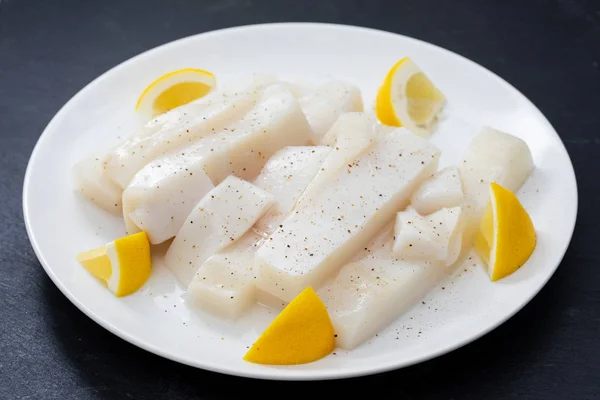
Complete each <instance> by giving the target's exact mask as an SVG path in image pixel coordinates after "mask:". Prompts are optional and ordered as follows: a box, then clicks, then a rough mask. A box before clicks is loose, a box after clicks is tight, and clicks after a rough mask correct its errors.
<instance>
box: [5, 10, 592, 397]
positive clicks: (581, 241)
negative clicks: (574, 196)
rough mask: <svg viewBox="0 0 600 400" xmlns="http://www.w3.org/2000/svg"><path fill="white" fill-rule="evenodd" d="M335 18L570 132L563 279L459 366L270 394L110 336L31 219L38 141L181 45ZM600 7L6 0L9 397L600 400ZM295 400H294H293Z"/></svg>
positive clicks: (289, 387) (461, 353)
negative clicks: (97, 88) (525, 105)
mask: <svg viewBox="0 0 600 400" xmlns="http://www.w3.org/2000/svg"><path fill="white" fill-rule="evenodd" d="M282 21H327V22H336V23H346V24H353V25H362V26H368V27H374V28H380V29H384V30H389V31H394V32H398V33H402V34H406V35H409V36H413V37H417V38H420V39H423V40H426V41H430V42H433V43H435V44H438V45H441V46H443V47H446V48H448V49H450V50H453V51H455V52H457V53H459V54H462V55H464V56H467V57H469V58H471V59H473V60H474V61H476V62H478V63H480V64H482V65H484V66H486V67H488V68H490V69H491V70H493V71H494V72H496V73H498V74H499V75H500V76H502V77H503V78H505V79H507V80H508V81H509V82H511V83H512V84H514V85H515V86H516V87H517V88H518V89H519V90H521V91H522V92H523V93H524V94H525V95H526V96H528V97H529V98H530V99H531V100H532V101H533V102H534V103H535V104H536V105H538V107H539V108H540V109H541V110H542V112H543V113H544V114H546V115H547V117H548V118H549V120H550V122H551V123H552V124H553V125H554V127H555V128H556V129H557V131H558V132H559V134H560V135H561V137H562V139H563V140H564V142H565V144H566V146H567V149H568V151H569V153H570V155H571V158H572V160H573V163H574V165H575V170H576V173H577V177H578V184H579V194H580V204H579V219H578V222H577V227H576V229H575V236H574V238H573V241H572V243H571V246H570V248H569V250H568V252H567V255H566V256H565V259H564V261H563V263H562V265H561V267H560V268H559V269H558V272H557V273H556V275H555V276H554V277H553V278H552V279H551V281H550V282H549V284H548V285H547V286H546V287H545V288H544V289H543V290H542V292H541V293H540V294H539V295H538V296H537V297H536V298H535V299H534V300H533V301H532V302H531V303H530V304H529V305H528V306H527V307H525V308H524V309H523V310H522V311H521V312H520V313H518V314H517V315H516V316H515V317H514V318H512V319H511V320H510V321H509V322H508V323H506V324H504V325H503V326H501V327H500V328H499V329H497V330H496V331H494V332H492V333H491V334H489V335H487V336H485V337H484V338H482V339H480V340H478V341H476V342H475V343H473V344H470V345H468V346H466V347H464V348H462V349H460V350H457V351H455V352H453V353H451V354H449V355H446V356H443V357H441V358H438V359H435V360H432V361H430V362H426V363H424V364H421V365H417V366H414V367H410V368H406V369H404V370H400V371H395V372H390V373H387V374H382V375H378V376H372V377H367V378H360V379H353V380H347V381H339V382H327V383H281V382H261V381H252V380H246V379H238V378H232V377H226V376H221V375H217V374H213V373H209V372H204V371H201V370H196V369H192V368H188V367H184V366H181V365H178V364H175V363H173V362H170V361H166V360H163V359H161V358H159V357H157V356H154V355H152V354H149V353H146V352H144V351H142V350H140V349H138V348H136V347H134V346H132V345H130V344H128V343H126V342H124V341H122V340H121V339H118V338H117V337H115V336H113V335H111V334H110V333H108V332H107V331H105V330H104V329H103V328H101V327H100V326H98V325H96V324H95V323H94V322H92V321H91V320H90V319H88V318H87V317H86V316H84V315H83V314H82V313H81V312H80V311H78V310H77V309H76V308H75V307H74V306H73V305H72V304H71V303H70V302H69V301H68V300H67V299H66V298H65V297H64V296H63V295H62V294H61V293H60V292H59V291H58V289H57V288H56V287H55V286H54V285H53V284H52V282H51V281H50V280H49V278H48V277H47V276H46V274H45V273H44V271H43V269H42V267H41V266H40V264H39V262H38V261H37V259H36V257H35V255H34V253H33V251H32V249H31V247H30V244H29V241H28V239H27V236H26V233H25V228H24V224H23V220H22V211H21V190H22V181H23V174H24V171H25V167H26V164H27V160H28V158H29V155H30V153H31V150H32V149H33V146H34V145H35V142H36V140H37V138H38V136H39V135H40V133H41V132H42V130H43V129H44V127H45V125H46V124H47V123H48V122H49V121H50V119H51V118H52V116H53V115H54V113H55V112H56V111H58V109H59V108H60V107H61V106H62V105H63V104H64V103H65V102H66V101H67V100H68V99H69V98H70V97H71V96H72V95H73V94H75V92H76V91H78V90H79V89H80V88H82V87H83V86H84V85H85V84H87V83H88V82H89V81H90V80H92V79H93V78H95V77H96V76H97V75H99V74H101V73H102V72H104V71H106V70H107V69H109V68H111V67H113V66H114V65H116V64H118V63H119V62H121V61H124V60H126V59H127V58H129V57H131V56H133V55H135V54H138V53H140V52H143V51H145V50H148V49H150V48H152V47H154V46H156V45H159V44H162V43H165V42H169V41H171V40H174V39H177V38H180V37H184V36H188V35H192V34H196V33H200V32H205V31H209V30H213V29H217V28H223V27H229V26H235V25H242V24H249V23H260V22H282ZM599 63H600V1H597V0H596V1H583V0H578V1H577V0H573V1H570V0H561V1H526V0H521V1H518V2H515V1H476V0H473V1H458V0H457V1H448V2H446V1H441V0H440V1H433V0H419V1H402V0H395V1H389V2H384V1H344V0H339V1H325V0H324V1H319V2H317V1H314V2H313V1H310V0H306V1H300V0H295V1H293V0H290V1H287V0H286V1H270V2H266V1H264V2H263V1H250V0H240V1H236V0H221V1H199V0H189V1H166V0H165V1H156V0H137V1H107V0H104V1H94V2H91V1H48V0H46V1H27V0H0V199H1V207H0V218H1V221H2V225H3V226H2V229H1V230H0V399H13V398H15V399H119V398H126V399H219V398H229V397H233V396H232V394H231V393H232V386H233V385H236V386H240V387H241V388H243V389H244V390H245V391H246V393H248V394H254V393H257V394H258V393H261V394H262V395H263V396H264V397H267V398H285V397H287V395H288V394H289V393H293V392H305V393H306V394H310V395H312V396H314V395H318V394H320V390H322V389H324V388H328V389H334V390H337V391H338V393H339V395H340V396H347V395H349V394H351V393H352V392H351V391H352V390H356V388H359V387H365V388H366V389H367V390H369V391H370V394H371V395H372V396H383V394H382V393H381V392H382V391H383V390H384V389H386V390H387V389H389V391H390V392H389V394H387V395H386V396H393V397H394V398H397V399H404V398H407V399H423V398H434V399H444V398H448V399H477V400H479V399H598V398H600V342H599V339H600V289H599V287H600V268H599V263H600V246H598V240H599V234H598V232H599V230H598V229H599V224H600V218H599V216H600V213H599V211H598V207H599V206H598V201H597V198H596V196H597V195H598V194H599V193H600V192H599V190H598V189H599V187H600V183H599V180H598V171H599V170H600V162H599V158H600V66H599ZM292 391H293V392H292Z"/></svg>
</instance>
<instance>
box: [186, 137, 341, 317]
mask: <svg viewBox="0 0 600 400" xmlns="http://www.w3.org/2000/svg"><path fill="white" fill-rule="evenodd" d="M330 151H331V149H330V148H329V147H327V146H289V147H285V148H283V149H281V150H280V151H278V152H277V153H275V154H274V155H273V157H271V158H270V159H269V161H268V162H267V164H266V165H265V166H264V167H263V169H262V171H261V172H260V174H259V175H258V177H257V178H256V179H255V180H254V184H255V185H256V186H258V187H260V188H262V189H264V190H265V191H267V192H269V193H270V194H271V195H273V197H274V198H275V204H274V205H273V207H271V208H270V209H269V211H268V212H267V214H266V215H264V216H263V217H261V218H260V219H259V220H258V222H257V223H256V224H255V225H254V227H253V229H252V231H249V232H247V233H246V234H245V235H244V236H243V237H242V238H241V239H239V240H238V241H236V242H235V243H233V244H232V245H230V246H228V247H226V248H224V249H223V250H221V251H218V252H217V253H215V254H214V255H213V256H211V257H210V258H209V259H208V260H207V261H206V262H205V263H204V264H203V265H202V266H201V267H200V269H199V270H198V273H197V274H196V276H194V279H193V280H192V283H191V284H190V286H189V288H188V296H189V298H190V299H192V300H191V301H192V304H195V305H196V306H198V307H201V308H204V309H205V310H207V311H209V312H212V313H213V314H217V315H222V316H224V317H226V318H229V319H236V318H238V317H239V316H240V315H242V314H243V313H244V311H246V310H247V309H248V308H249V307H250V306H251V305H252V304H253V303H255V302H256V273H255V269H254V268H253V267H254V254H255V252H256V250H257V249H258V247H259V246H260V244H261V243H262V241H264V240H265V239H266V238H267V237H268V236H269V235H270V234H271V233H272V232H273V230H274V229H275V227H276V226H279V224H280V222H281V221H282V220H283V219H284V218H285V216H286V215H287V213H289V212H290V211H291V209H292V208H293V206H294V203H295V202H296V200H297V199H298V197H300V195H301V194H302V192H303V191H304V189H305V188H306V186H307V185H308V182H309V181H310V180H311V179H312V177H313V176H314V175H315V174H316V173H317V171H318V170H319V168H320V166H321V163H322V162H323V160H324V159H325V157H326V156H327V154H328V153H329V152H330Z"/></svg>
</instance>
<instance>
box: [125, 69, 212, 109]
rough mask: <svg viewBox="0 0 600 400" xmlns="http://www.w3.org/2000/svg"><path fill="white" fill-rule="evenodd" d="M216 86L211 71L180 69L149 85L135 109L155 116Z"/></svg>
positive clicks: (204, 94) (198, 96)
mask: <svg viewBox="0 0 600 400" xmlns="http://www.w3.org/2000/svg"><path fill="white" fill-rule="evenodd" d="M216 86H217V80H216V78H215V76H214V75H213V74H212V73H211V72H208V71H205V70H202V69H196V68H184V69H179V70H177V71H172V72H169V73H167V74H164V75H163V76H161V77H160V78H158V79H156V80H155V81H154V82H152V83H151V84H150V85H148V87H147V88H146V89H145V90H144V91H143V92H142V94H141V95H140V97H139V99H138V101H137V104H136V106H135V109H136V111H139V112H143V113H145V114H147V115H149V116H151V117H155V116H157V115H159V114H163V113H165V112H167V111H169V110H172V109H173V108H177V107H179V106H181V105H184V104H186V103H189V102H190V101H193V100H196V99H199V98H201V97H204V96H206V95H207V94H208V93H209V92H210V91H211V90H213V89H214V88H215V87H216Z"/></svg>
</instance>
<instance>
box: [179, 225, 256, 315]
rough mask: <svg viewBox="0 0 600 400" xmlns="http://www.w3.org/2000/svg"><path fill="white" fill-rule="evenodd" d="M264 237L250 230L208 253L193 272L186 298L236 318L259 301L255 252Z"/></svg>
mask: <svg viewBox="0 0 600 400" xmlns="http://www.w3.org/2000/svg"><path fill="white" fill-rule="evenodd" d="M263 240H264V238H262V237H261V236H260V235H258V234H256V233H254V232H252V231H249V232H247V233H246V234H245V235H244V236H243V237H242V238H240V239H239V240H237V241H236V242H234V243H232V244H231V245H229V246H227V247H225V248H224V249H223V250H221V251H218V252H217V253H215V254H213V255H212V256H211V257H209V258H208V259H207V260H206V261H205V262H204V264H202V266H201V267H200V268H199V269H198V272H197V273H196V274H195V275H194V278H193V279H192V282H191V283H190V286H189V287H188V290H187V294H186V296H187V299H188V301H189V302H190V304H192V305H193V306H195V307H199V308H202V309H204V310H206V311H208V312H211V313H213V314H215V315H219V316H223V317H225V318H228V319H237V318H238V317H240V316H241V315H242V314H243V313H244V312H245V311H247V310H248V309H249V308H250V307H251V306H252V305H253V304H254V303H255V302H256V284H255V281H256V274H255V271H254V263H253V260H254V252H255V251H256V248H258V246H260V244H261V242H262V241H263Z"/></svg>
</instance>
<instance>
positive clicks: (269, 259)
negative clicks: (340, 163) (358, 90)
mask: <svg viewBox="0 0 600 400" xmlns="http://www.w3.org/2000/svg"><path fill="white" fill-rule="evenodd" d="M439 154H440V152H439V150H438V149H437V148H436V147H435V146H434V145H433V144H431V143H430V142H428V141H427V140H425V139H423V138H421V137H418V136H417V135H415V134H413V133H411V132H410V131H408V130H407V129H405V128H399V129H396V130H394V131H393V132H391V133H389V134H387V135H385V136H384V137H382V138H380V139H379V140H377V141H376V142H375V143H374V144H372V145H371V146H370V148H368V149H367V150H366V151H365V152H364V154H362V155H361V156H359V157H357V158H356V159H355V160H353V161H352V162H350V163H348V165H346V166H345V167H344V168H340V169H339V170H338V171H337V173H336V174H334V175H333V176H331V179H328V180H325V181H324V182H322V184H321V185H320V187H319V188H318V190H314V191H312V192H311V194H310V196H309V198H307V199H306V205H304V206H303V207H301V208H295V209H294V211H292V213H291V214H290V215H289V216H288V217H287V218H286V219H285V220H284V221H283V222H282V224H281V226H280V227H278V228H277V229H276V230H275V232H274V233H273V234H272V235H271V236H270V237H269V239H268V240H267V241H266V242H265V243H264V244H263V245H262V246H261V247H260V248H259V249H258V251H257V252H256V257H255V261H256V266H257V267H258V279H257V285H258V287H259V288H261V289H262V290H264V291H266V292H267V293H270V294H272V295H274V296H276V297H278V298H280V299H281V300H284V301H290V300H291V299H293V298H294V297H295V296H296V295H297V294H299V293H300V292H301V291H302V290H303V289H304V288H306V287H307V286H309V285H310V286H313V287H314V288H318V287H319V286H321V285H322V284H323V283H324V281H325V280H326V279H327V278H328V277H329V276H330V275H332V274H334V273H335V272H337V270H338V269H339V268H340V267H341V266H342V265H343V264H344V263H345V262H346V261H347V260H349V259H350V258H351V257H352V255H353V254H354V253H355V252H356V251H357V249H360V248H361V247H363V246H364V244H365V243H368V241H369V240H371V238H372V237H373V236H374V235H375V234H376V233H377V232H378V231H379V230H380V229H381V228H382V227H383V226H384V225H385V224H386V223H388V222H390V221H391V220H393V218H394V216H395V215H396V213H397V212H398V211H399V210H401V209H403V208H404V207H406V205H407V203H408V201H409V199H410V195H411V194H412V192H413V191H414V190H415V188H416V187H417V186H418V185H419V184H420V183H421V182H422V181H423V180H424V179H426V178H427V177H428V176H429V175H430V174H431V173H432V172H433V171H435V169H436V168H437V162H438V157H439Z"/></svg>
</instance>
